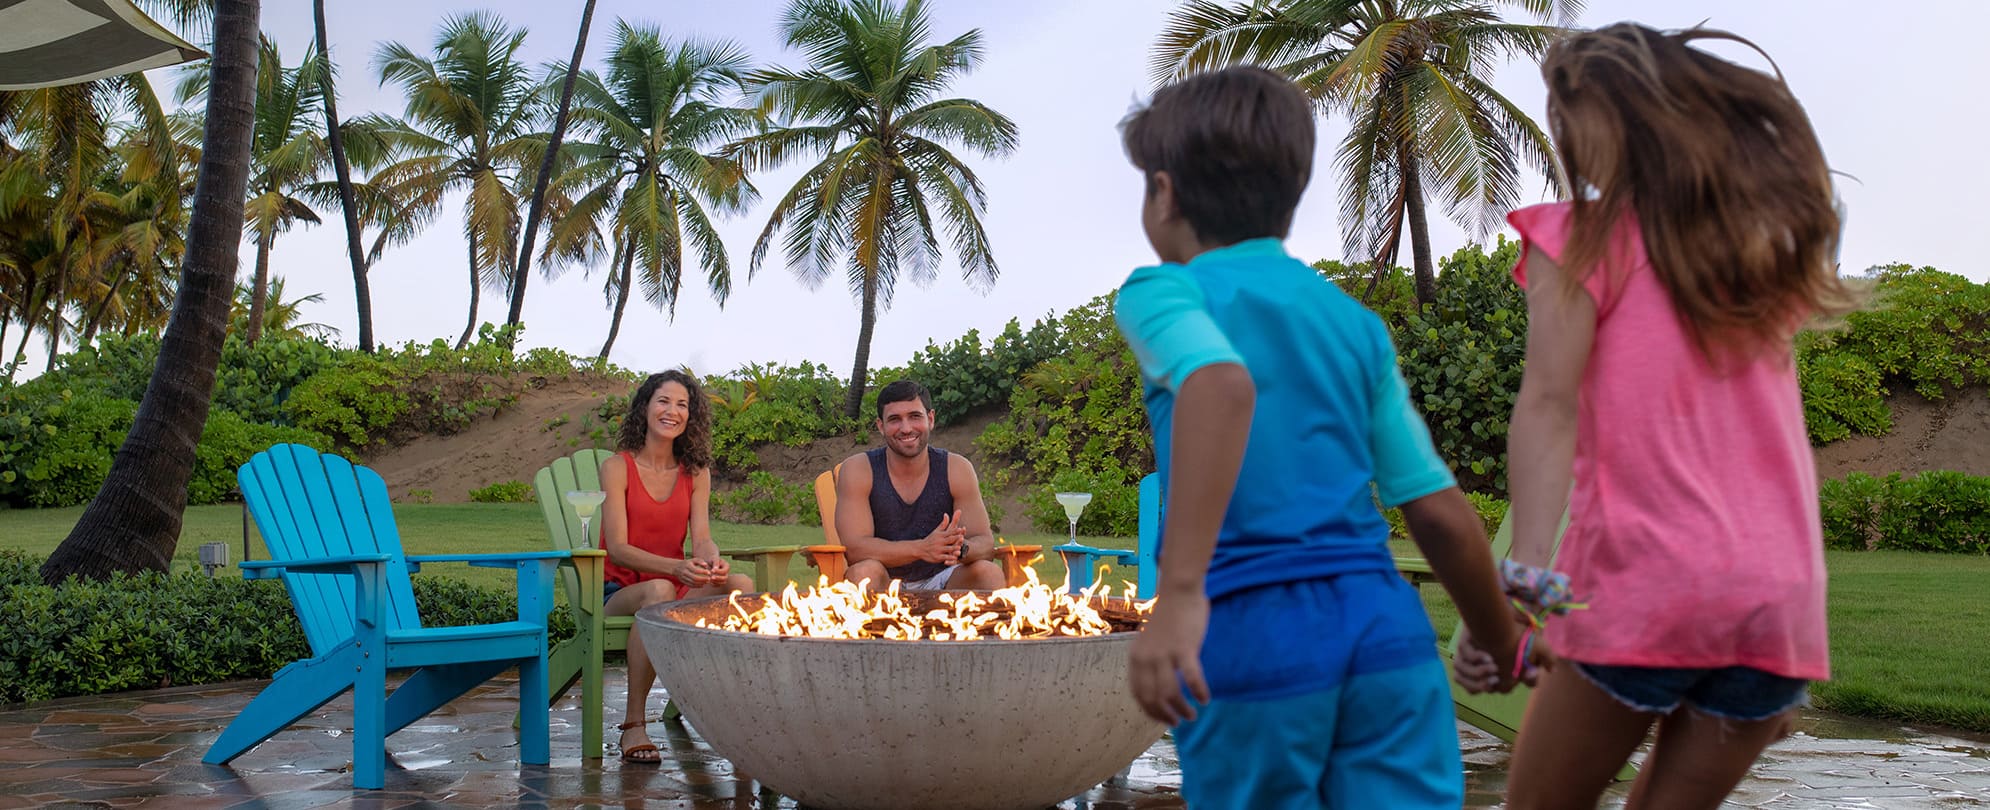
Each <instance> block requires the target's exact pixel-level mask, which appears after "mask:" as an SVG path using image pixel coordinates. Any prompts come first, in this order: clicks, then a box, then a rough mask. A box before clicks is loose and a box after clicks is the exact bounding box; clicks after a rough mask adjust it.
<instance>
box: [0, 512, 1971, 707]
mask: <svg viewBox="0 0 1990 810" xmlns="http://www.w3.org/2000/svg"><path fill="white" fill-rule="evenodd" d="M81 513H82V509H81V508H80V507H78V508H70V509H39V510H0V548H15V549H21V550H23V551H26V552H28V553H30V554H33V555H37V556H44V555H46V554H48V552H49V551H51V550H53V549H54V548H55V545H56V544H57V543H59V542H61V540H62V538H63V536H64V535H65V534H66V533H67V532H68V531H69V527H70V526H71V525H73V524H74V523H75V521H76V518H77V516H78V515H79V514H81ZM394 514H395V517H396V518H397V519H398V520H399V521H400V525H401V535H402V538H403V541H404V543H405V544H406V545H407V548H408V550H409V551H410V552H411V553H415V554H424V553H428V554H433V553H444V552H492V551H507V550H519V549H539V548H544V547H545V543H546V541H545V534H544V532H545V528H544V524H543V523H542V522H541V520H540V517H539V508H538V507H537V506H536V505H529V504H505V505H497V504H402V505H396V506H395V507H394ZM713 534H714V535H715V536H716V539H717V540H718V543H719V545H720V546H721V547H723V548H745V547H751V546H770V545H805V544H810V543H817V542H820V541H821V537H822V532H821V530H820V529H816V528H811V527H807V526H752V525H737V524H728V523H721V524H717V525H716V526H714V527H713ZM1003 536H1004V537H1005V539H1007V540H1008V541H1010V542H1013V543H1017V544H1030V543H1035V544H1041V545H1044V546H1046V547H1047V546H1051V545H1055V544H1057V543H1060V542H1063V541H1064V537H1063V536H1062V535H1050V534H1034V533H1004V535H1003ZM251 537H252V538H253V537H254V534H253V529H252V530H251ZM1080 539H1081V540H1082V541H1083V542H1086V543H1089V544H1092V545H1098V546H1106V547H1114V548H1131V547H1132V546H1133V540H1132V539H1131V538H1080ZM216 541H220V542H225V543H227V544H228V545H229V556H230V559H231V560H238V561H239V560H240V559H241V558H242V510H241V507H240V506H237V505H222V506H197V507H193V508H190V509H188V510H187V516H186V527H185V529H184V531H183V532H182V534H181V537H180V546H179V550H178V552H177V553H176V554H175V555H174V567H175V568H176V569H192V568H196V567H197V566H198V563H197V559H198V557H197V552H196V549H197V548H198V547H199V546H200V544H201V543H206V542H216ZM1402 546H1403V547H1402V548H1399V549H1397V552H1398V553H1413V549H1412V548H1410V547H1409V546H1408V544H1406V543H1405V544H1402ZM251 552H252V554H253V556H254V557H255V558H257V559H264V558H267V557H268V552H266V551H264V550H263V548H262V545H261V541H260V540H253V539H252V542H251ZM1825 560H1826V565H1827V567H1828V568H1829V570H1830V572H1831V585H1830V592H1831V602H1830V620H1831V652H1832V669H1833V672H1834V673H1835V674H1836V678H1835V679H1834V680H1832V681H1830V682H1828V683H1820V684H1817V685H1816V686H1815V687H1814V688H1813V695H1814V697H1815V699H1816V703H1817V705H1818V706H1819V707H1820V708H1825V709H1830V710H1833V711H1839V712H1844V713H1846V714H1853V715H1861V716H1866V717H1883V718H1889V719H1895V720H1904V721H1912V722H1919V723H1930V724H1936V725H1945V726H1952V727H1956V728H1961V729H1967V730H1972V731H1979V732H1990V676H1986V675H1985V674H1984V672H1985V671H1984V667H1983V662H1985V661H1990V558H1986V557H1969V556H1963V555H1947V554H1939V555H1938V554H1917V553H1912V552H1897V551H1874V552H1843V551H1832V552H1828V553H1827V555H1826V558H1825ZM1036 569H1037V572H1038V575H1039V576H1041V577H1042V578H1043V579H1044V580H1046V581H1049V582H1053V583H1055V582H1062V581H1063V578H1064V567H1063V565H1062V564H1061V563H1059V562H1058V561H1057V560H1056V558H1055V555H1052V556H1051V557H1050V558H1049V559H1045V560H1042V561H1039V562H1038V563H1037V565H1036ZM794 570H795V571H796V573H797V576H798V577H807V576H808V575H809V574H810V573H812V572H813V569H811V568H808V567H807V566H806V565H802V564H799V563H797V564H796V565H795V566H794ZM741 572H742V573H751V571H750V570H749V568H748V567H747V566H744V565H742V566H741ZM1131 574H1132V571H1131V569H1125V568H1115V569H1113V571H1112V572H1111V573H1110V574H1108V575H1107V579H1108V580H1109V581H1112V582H1113V583H1114V584H1115V587H1116V588H1117V587H1119V586H1121V585H1123V584H1125V583H1126V582H1127V580H1128V579H1130V577H1131ZM423 575H424V576H427V575H437V576H453V577H459V578H462V579H464V580H468V581H471V582H475V583H478V584H481V585H486V586H490V587H496V588H509V587H511V582H512V575H511V574H510V572H508V571H503V570H494V569H487V568H469V567H467V566H462V565H439V566H430V567H429V568H428V569H427V570H426V571H424V573H423ZM1423 597H1424V604H1425V606H1426V607H1427V608H1428V609H1429V610H1430V614H1431V617H1432V619H1433V621H1434V623H1435V624H1436V626H1437V631H1438V634H1439V635H1440V636H1443V637H1445V638H1446V639H1448V638H1449V636H1450V634H1451V631H1452V628H1453V627H1454V626H1455V625H1456V623H1457V620H1456V614H1455V613H1454V612H1453V611H1452V608H1451V603H1450V600H1448V599H1446V598H1445V596H1444V592H1443V589H1441V588H1438V587H1435V586H1431V587H1426V588H1424V589H1423ZM1972 662H1974V663H1972Z"/></svg>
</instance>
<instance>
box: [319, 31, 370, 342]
mask: <svg viewBox="0 0 1990 810" xmlns="http://www.w3.org/2000/svg"><path fill="white" fill-rule="evenodd" d="M311 7H312V8H311V13H312V16H313V21H314V23H315V24H316V25H317V29H318V61H319V63H320V64H322V65H323V66H324V69H323V70H322V71H321V72H320V73H319V74H318V81H319V82H320V85H319V89H320V90H322V91H323V95H324V97H325V98H324V101H325V136H326V138H327V140H328V141H329V142H330V144H329V145H330V146H331V151H332V168H333V170H334V171H335V172H336V173H337V175H338V180H339V209H340V210H341V211H343V212H344V213H345V250H346V256H347V257H349V258H350V259H351V260H352V297H353V299H354V301H355V303H356V304H357V305H358V308H359V350H360V351H362V352H366V353H367V354H372V353H373V291H372V289H371V288H370V287H369V286H368V285H367V283H366V253H365V250H364V249H363V248H362V247H360V244H359V204H358V203H357V202H355V201H354V199H353V193H352V165H351V164H349V163H347V162H346V158H345V138H344V136H342V135H341V134H340V133H339V107H338V94H337V93H336V92H334V91H333V88H332V67H331V66H332V54H331V51H330V49H329V46H328V45H326V44H325V0H314V2H312V3H311Z"/></svg>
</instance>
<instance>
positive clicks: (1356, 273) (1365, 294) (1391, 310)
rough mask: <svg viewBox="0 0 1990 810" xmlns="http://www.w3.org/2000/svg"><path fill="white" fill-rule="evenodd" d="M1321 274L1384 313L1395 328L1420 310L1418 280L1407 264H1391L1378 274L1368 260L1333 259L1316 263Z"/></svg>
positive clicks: (1314, 267) (1383, 316) (1376, 311)
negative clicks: (1417, 308)
mask: <svg viewBox="0 0 1990 810" xmlns="http://www.w3.org/2000/svg"><path fill="white" fill-rule="evenodd" d="M1313 269H1314V270H1318V271H1319V272H1320V277H1321V278H1324V279H1326V280H1328V281H1331V282H1333V283H1334V285H1335V286H1338V287H1340V288H1341V292H1345V293H1347V294H1348V295H1350V296H1353V297H1354V300H1356V301H1360V302H1361V305H1362V306H1365V307H1367V308H1369V309H1370V310H1372V311H1374V313H1375V314H1377V315H1380V316H1382V322H1383V323H1386V324H1388V325H1389V329H1390V331H1392V332H1393V331H1395V330H1396V329H1397V328H1398V327H1400V326H1402V324H1403V322H1404V321H1406V320H1408V319H1409V316H1410V313H1413V312H1415V311H1416V281H1415V279H1413V278H1412V277H1411V276H1410V271H1409V270H1408V269H1407V268H1403V267H1391V268H1389V272H1387V273H1383V274H1381V276H1380V277H1377V276H1376V274H1375V272H1374V270H1373V269H1372V268H1370V267H1369V266H1368V263H1367V262H1361V263H1359V264H1343V263H1341V262H1338V261H1335V260H1333V259H1321V260H1319V261H1316V262H1314V263H1313Z"/></svg>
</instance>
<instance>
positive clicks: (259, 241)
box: [242, 230, 276, 346]
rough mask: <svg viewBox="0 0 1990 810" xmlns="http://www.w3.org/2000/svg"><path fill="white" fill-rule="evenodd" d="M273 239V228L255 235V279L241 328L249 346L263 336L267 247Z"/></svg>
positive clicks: (267, 285)
mask: <svg viewBox="0 0 1990 810" xmlns="http://www.w3.org/2000/svg"><path fill="white" fill-rule="evenodd" d="M274 241H276V232H275V231H274V230H272V231H270V232H269V233H265V234H262V235H260V236H257V237H256V281H255V285H254V286H252V287H250V288H249V325H248V328H246V329H244V330H242V342H244V343H247V344H248V345H250V346H254V345H256V340H257V339H258V338H261V337H262V336H263V318H264V317H265V316H264V312H263V311H264V310H265V309H267V308H268V306H269V305H268V304H267V303H266V302H265V299H267V298H269V248H270V243H271V242H274Z"/></svg>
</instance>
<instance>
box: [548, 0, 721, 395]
mask: <svg viewBox="0 0 1990 810" xmlns="http://www.w3.org/2000/svg"><path fill="white" fill-rule="evenodd" d="M746 67H747V57H746V53H745V52H744V51H742V50H740V49H739V48H738V47H737V46H735V45H732V44H729V43H716V44H704V43H696V42H686V43H680V44H677V45H674V46H673V45H671V44H669V43H666V42H665V41H664V39H663V36H662V35H661V34H660V33H658V31H657V29H656V28H655V27H653V26H652V27H644V28H637V27H632V26H630V25H629V24H628V23H626V22H622V21H619V20H618V21H616V23H615V40H614V45H613V50H612V51H611V52H610V53H609V55H608V76H607V78H606V79H605V80H604V79H603V78H602V77H601V76H599V75H596V74H595V73H594V72H593V71H587V72H585V73H583V74H582V75H581V77H580V81H579V86H578V88H577V92H578V99H577V100H578V102H579V104H578V106H577V107H576V108H575V109H574V122H575V124H576V125H577V126H578V127H579V128H580V129H581V131H582V132H583V133H585V135H584V136H583V137H585V138H586V141H585V142H583V143H576V144H574V145H573V146H574V149H575V151H576V154H577V156H578V157H579V160H580V162H579V164H578V165H576V166H575V167H574V168H573V169H572V170H571V171H570V172H569V173H568V177H566V178H563V181H562V182H563V184H564V185H572V186H576V187H579V191H578V193H577V198H576V199H575V200H574V202H573V205H572V209H571V210H570V211H568V212H567V214H566V216H564V217H561V218H560V219H559V220H558V221H557V222H556V223H555V224H554V226H553V231H552V233H551V234H550V235H549V237H548V239H547V250H548V252H549V253H550V254H553V255H549V257H548V258H549V259H554V260H558V259H560V258H561V257H563V256H564V257H565V258H567V259H569V260H573V259H581V260H584V259H585V258H586V257H587V256H588V255H589V254H590V253H593V252H598V246H599V243H600V242H602V241H603V240H602V239H601V238H600V237H599V236H597V235H598V234H602V233H604V232H605V233H606V234H607V236H606V239H605V241H606V242H607V243H609V244H610V245H612V248H613V253H612V255H613V260H612V261H611V262H610V264H609V267H610V273H609V280H608V283H607V285H606V292H607V295H608V298H609V300H610V301H611V302H612V307H613V310H614V316H613V317H612V318H611V319H610V321H609V325H608V339H607V340H606V341H605V342H603V343H602V345H601V355H600V356H601V357H603V358H606V357H608V352H609V350H610V349H612V348H614V346H615V336H616V335H617V334H618V333H619V332H620V331H621V328H622V314H623V312H624V310H625V309H626V307H627V305H628V303H629V292H630V290H631V289H637V288H639V289H641V290H642V293H643V298H644V299H645V300H647V301H649V302H650V303H651V304H652V305H655V306H656V307H658V308H660V309H665V310H667V311H669V312H671V313H673V314H674V313H675V312H676V311H677V296H678V292H679V290H680V289H681V287H682V285H683V271H684V253H685V244H686V242H687V239H688V241H689V244H690V246H691V249H692V251H694V252H695V253H697V256H698V260H699V266H700V267H702V268H703V269H704V273H705V280H706V284H707V286H708V287H710V288H711V291H712V297H714V298H716V299H718V301H719V304H720V306H724V304H725V299H726V295H727V294H728V293H730V292H731V290H732V265H731V262H730V260H729V259H728V257H727V255H726V249H725V245H724V243H723V242H721V241H720V239H719V234H718V231H717V229H715V228H713V227H712V218H711V216H710V215H709V214H708V213H707V212H706V208H707V207H708V206H709V207H711V208H714V209H717V210H718V211H719V212H721V213H740V212H743V211H744V210H745V209H746V207H747V206H748V205H751V204H752V203H753V201H754V200H755V199H757V196H758V195H757V194H756V192H755V191H754V189H753V186H752V184H750V183H748V182H747V181H746V173H745V171H744V170H743V169H742V168H741V167H740V165H739V163H738V162H737V161H734V160H731V159H729V158H724V157H719V156H716V155H712V154H708V153H706V152H704V151H700V150H704V149H707V148H708V147H712V146H715V145H717V144H720V143H723V142H725V141H726V140H728V139H730V138H733V137H736V136H739V135H743V134H746V133H747V132H750V131H752V130H753V128H754V126H755V123H756V121H757V120H758V117H757V115H756V113H755V112H754V111H753V110H749V109H742V108H736V107H727V106H725V105H724V104H723V103H722V101H723V99H724V97H725V96H726V95H727V94H728V93H729V92H734V91H737V90H738V88H739V86H740V82H741V77H742V75H743V74H744V72H745V71H746Z"/></svg>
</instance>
